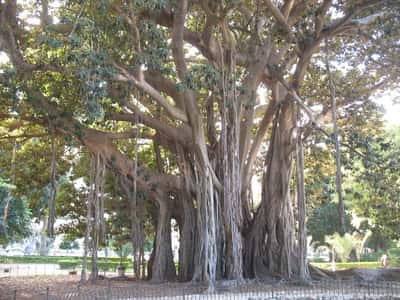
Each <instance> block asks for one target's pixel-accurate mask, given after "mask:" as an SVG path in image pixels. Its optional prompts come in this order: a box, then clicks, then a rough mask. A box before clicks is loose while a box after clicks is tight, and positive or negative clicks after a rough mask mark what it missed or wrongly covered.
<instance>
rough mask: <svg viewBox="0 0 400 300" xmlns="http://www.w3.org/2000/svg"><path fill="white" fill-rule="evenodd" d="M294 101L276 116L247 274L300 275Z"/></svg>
mask: <svg viewBox="0 0 400 300" xmlns="http://www.w3.org/2000/svg"><path fill="white" fill-rule="evenodd" d="M293 128H294V124H293V103H292V102H285V103H284V104H283V105H282V106H281V108H280V110H279V111H278V113H277V115H276V116H275V121H274V128H273V133H272V137H271V142H272V143H273V144H272V145H271V146H270V147H269V151H268V153H267V158H266V164H267V165H266V170H265V172H264V176H263V183H262V184H263V190H262V203H261V206H260V207H259V209H258V210H257V213H256V215H255V218H254V222H253V224H252V227H251V229H250V232H249V233H248V235H247V236H246V243H245V245H246V250H245V258H244V259H245V271H246V275H247V276H248V277H266V276H281V277H285V278H293V277H295V276H298V269H299V268H298V261H297V259H298V257H297V253H296V249H295V245H294V241H295V238H294V221H293V213H292V207H291V201H290V191H289V189H290V185H289V183H290V177H291V170H292V153H290V152H288V149H290V147H289V146H290V145H291V143H292V136H291V133H292V129H293Z"/></svg>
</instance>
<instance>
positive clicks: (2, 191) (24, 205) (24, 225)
mask: <svg viewBox="0 0 400 300" xmlns="http://www.w3.org/2000/svg"><path fill="white" fill-rule="evenodd" d="M13 189H15V186H13V185H11V184H9V183H7V182H6V181H5V180H4V179H2V178H1V177H0V245H7V244H8V243H10V242H17V241H20V240H22V239H24V238H25V237H27V236H28V235H29V234H30V233H31V230H30V222H31V212H30V210H29V208H28V201H27V198H26V197H19V198H17V197H15V196H14V195H13V193H12V190H13ZM7 203H9V206H8V216H7V222H6V224H5V226H3V222H4V208H5V206H6V204H7Z"/></svg>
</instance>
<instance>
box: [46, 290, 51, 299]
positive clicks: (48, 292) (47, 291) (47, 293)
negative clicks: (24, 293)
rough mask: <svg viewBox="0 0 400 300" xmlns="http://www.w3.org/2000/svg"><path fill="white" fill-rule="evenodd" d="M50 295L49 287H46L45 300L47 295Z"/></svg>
mask: <svg viewBox="0 0 400 300" xmlns="http://www.w3.org/2000/svg"><path fill="white" fill-rule="evenodd" d="M49 294H50V288H49V287H47V288H46V300H49V296H50V295H49Z"/></svg>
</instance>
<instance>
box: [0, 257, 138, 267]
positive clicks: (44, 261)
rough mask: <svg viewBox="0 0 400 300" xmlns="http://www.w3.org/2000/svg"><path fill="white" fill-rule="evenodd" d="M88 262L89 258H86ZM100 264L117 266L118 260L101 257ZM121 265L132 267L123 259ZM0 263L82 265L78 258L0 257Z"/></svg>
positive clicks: (80, 258)
mask: <svg viewBox="0 0 400 300" xmlns="http://www.w3.org/2000/svg"><path fill="white" fill-rule="evenodd" d="M88 259H89V261H90V258H88ZM98 262H99V265H100V264H110V266H114V265H118V264H119V262H120V258H118V257H108V258H105V257H101V258H99V260H98ZM122 262H123V264H125V265H127V266H129V265H132V262H131V261H130V259H127V258H126V259H123V260H122ZM0 263H23V264H60V265H61V264H63V265H66V264H70V265H73V264H77V265H80V264H81V263H82V257H80V256H35V255H32V256H0Z"/></svg>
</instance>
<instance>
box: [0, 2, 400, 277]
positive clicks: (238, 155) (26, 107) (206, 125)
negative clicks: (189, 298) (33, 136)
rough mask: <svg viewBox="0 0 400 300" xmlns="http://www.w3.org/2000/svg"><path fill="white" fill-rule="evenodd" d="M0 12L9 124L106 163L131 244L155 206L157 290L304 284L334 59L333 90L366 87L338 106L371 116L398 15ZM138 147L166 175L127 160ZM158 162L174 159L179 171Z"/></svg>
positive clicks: (136, 8) (266, 9) (142, 7)
mask: <svg viewBox="0 0 400 300" xmlns="http://www.w3.org/2000/svg"><path fill="white" fill-rule="evenodd" d="M0 3H1V4H0V5H1V6H0V10H1V11H0V51H1V52H3V53H5V54H6V55H7V57H8V59H9V61H8V62H6V63H4V64H3V65H2V67H1V71H0V84H1V98H0V99H1V102H2V105H1V109H2V111H1V112H0V113H1V116H2V118H3V119H4V118H11V117H16V118H19V119H21V120H22V121H23V122H30V123H33V124H38V125H40V126H45V127H46V126H48V127H51V128H52V129H54V132H55V134H56V135H57V137H58V138H61V137H68V138H71V137H72V138H73V139H75V140H76V141H78V142H79V143H80V144H81V145H83V146H85V147H87V149H89V151H90V152H92V153H93V154H95V155H96V157H98V156H100V157H101V160H102V161H104V163H105V164H106V167H107V168H108V169H109V170H111V171H112V172H115V174H116V175H117V176H118V177H119V178H120V182H121V185H122V187H123V190H124V191H126V199H127V201H130V202H131V204H132V205H131V208H132V218H133V221H132V228H136V229H135V232H133V234H132V236H133V237H132V239H133V240H134V241H136V243H139V242H138V241H140V240H143V238H141V237H138V236H135V235H137V234H139V233H138V232H141V231H142V230H141V229H140V224H142V222H140V220H137V219H138V218H140V217H139V216H140V215H141V214H140V213H138V210H140V209H143V207H144V206H143V205H139V200H138V198H137V196H136V195H137V193H138V192H140V193H141V194H142V195H145V198H146V201H150V202H151V203H153V205H154V206H155V207H156V208H157V212H158V214H157V218H156V224H157V225H156V226H157V227H156V232H155V241H154V246H153V253H152V255H151V260H150V264H149V268H150V270H149V273H150V275H151V278H152V279H153V280H155V281H161V280H173V279H175V278H176V277H178V278H179V279H180V280H186V281H187V280H198V281H207V282H214V281H215V280H217V279H241V278H243V277H246V278H254V277H257V278H258V277H265V276H281V277H285V278H306V277H307V274H308V271H307V266H306V260H305V238H304V237H305V231H304V230H305V228H304V218H305V206H304V174H303V171H302V170H303V165H304V161H303V155H304V154H303V143H304V141H305V140H306V139H307V137H309V136H312V135H313V134H315V133H316V132H324V133H326V134H328V135H329V134H330V132H331V130H330V129H329V128H328V129H326V128H325V127H324V126H325V125H324V124H323V122H324V121H328V122H329V120H330V117H329V116H330V115H331V113H332V105H331V97H330V95H329V84H328V80H327V74H326V72H325V64H324V57H325V56H327V57H328V58H329V59H330V60H331V61H333V60H334V61H335V63H334V64H333V65H332V66H331V68H333V69H334V70H333V72H334V74H333V75H334V77H335V76H336V77H338V76H339V77H340V78H341V79H343V78H348V81H354V82H358V86H354V87H352V90H349V89H347V91H346V92H343V93H340V92H339V91H340V86H338V87H337V95H336V98H337V106H338V108H340V107H341V108H342V109H346V107H350V106H351V105H352V103H356V102H357V101H358V103H360V101H361V102H362V101H364V103H369V101H370V100H369V99H368V96H369V95H370V93H371V92H372V91H374V90H376V89H377V88H380V87H382V86H383V85H385V84H390V83H391V82H392V81H393V80H394V79H396V76H394V75H395V72H394V71H396V70H395V68H396V67H395V65H396V63H395V61H396V59H397V60H398V58H396V56H395V52H396V49H397V50H398V47H399V44H398V26H397V27H396V26H395V24H397V25H398V23H399V14H398V7H397V5H396V1H376V0H362V1H331V0H318V1H317V0H315V1H314V0H307V1H303V0H243V1H233V0H232V1H227V0H212V1H210V0H198V1H190V0H174V1H172V0H171V1H169V0H148V1H139V0H129V1H128V0H127V1H125V0H119V1H111V0H96V1H93V0H87V1H72V0H71V1H48V0H42V1H36V2H35V4H29V3H24V1H21V3H19V1H15V0H14V1H13V0H5V1H0ZM396 36H397V38H396ZM324 49H325V50H324ZM339 53H340V54H341V55H338V54H339ZM382 69H385V70H386V71H385V72H386V73H382V72H381V70H382ZM371 70H374V72H373V73H372V72H371ZM371 74H372V75H371ZM346 76H347V77H346ZM351 92H353V94H351ZM349 95H352V96H349ZM15 101H20V102H22V103H23V109H22V110H21V111H20V113H19V115H18V116H15V115H13V114H12V105H13V102H15ZM121 128H124V130H121ZM139 140H140V141H147V142H146V143H147V145H151V147H152V149H153V150H154V155H155V157H156V158H157V159H156V160H157V167H150V166H148V165H146V162H144V161H139V160H138V159H137V155H135V153H132V152H131V151H128V152H127V151H126V149H131V148H126V147H124V146H123V143H124V141H136V142H137V141H139ZM136 150H137V148H136ZM134 152H135V151H134ZM162 153H164V154H165V153H167V154H168V156H169V157H173V159H172V160H168V164H169V167H168V168H165V167H164V165H165V164H166V163H167V161H166V160H163V158H162V157H163V156H162V155H161V154H162ZM260 163H261V164H262V165H263V166H264V167H263V171H262V172H263V174H262V197H261V201H260V203H255V202H254V201H253V192H252V185H251V183H252V178H253V175H254V172H255V170H256V165H258V166H259V165H260ZM170 164H172V167H171V166H170ZM167 170H168V171H167ZM172 218H173V219H175V220H176V221H177V223H178V226H179V232H180V249H179V268H178V274H177V273H176V269H175V265H174V262H173V255H172V249H171V219H172ZM138 248H140V247H139V246H138V245H137V247H136V249H138Z"/></svg>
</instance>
